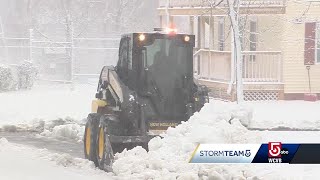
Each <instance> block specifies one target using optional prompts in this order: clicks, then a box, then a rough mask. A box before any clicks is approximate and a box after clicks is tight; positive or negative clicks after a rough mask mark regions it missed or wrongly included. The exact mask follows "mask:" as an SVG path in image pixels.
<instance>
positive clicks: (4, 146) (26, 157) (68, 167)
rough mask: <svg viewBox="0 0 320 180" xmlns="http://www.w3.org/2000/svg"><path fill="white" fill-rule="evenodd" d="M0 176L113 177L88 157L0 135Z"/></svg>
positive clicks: (38, 179)
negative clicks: (27, 144) (19, 142)
mask: <svg viewBox="0 0 320 180" xmlns="http://www.w3.org/2000/svg"><path fill="white" fill-rule="evenodd" d="M0 146H1V148H0V159H1V163H0V179H3V180H9V179H10V180H20V179H32V180H43V179H47V180H57V179H61V180H64V179H77V180H87V179H93V180H95V179H96V180H98V179H99V180H101V179H106V180H107V179H113V178H112V177H111V174H107V173H105V172H103V171H100V170H97V169H95V168H94V164H93V163H92V162H89V161H88V160H84V159H80V158H73V157H71V156H69V155H66V154H62V155H61V154H54V153H50V152H49V151H47V150H45V149H34V148H31V147H26V146H21V145H16V144H12V143H9V142H8V141H7V140H6V139H5V138H1V139H0Z"/></svg>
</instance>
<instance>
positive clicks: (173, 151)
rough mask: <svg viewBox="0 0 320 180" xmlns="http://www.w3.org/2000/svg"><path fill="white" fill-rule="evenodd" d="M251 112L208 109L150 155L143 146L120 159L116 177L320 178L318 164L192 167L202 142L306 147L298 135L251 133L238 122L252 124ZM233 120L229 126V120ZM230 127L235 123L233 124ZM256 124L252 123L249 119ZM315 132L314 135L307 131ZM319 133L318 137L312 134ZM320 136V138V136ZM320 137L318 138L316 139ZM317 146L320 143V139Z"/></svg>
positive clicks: (153, 145) (157, 142) (152, 145)
mask: <svg viewBox="0 0 320 180" xmlns="http://www.w3.org/2000/svg"><path fill="white" fill-rule="evenodd" d="M250 117H252V113H251V108H250V107H246V106H243V105H242V106H238V105H235V104H230V103H224V102H212V103H210V104H207V105H206V106H205V107H204V108H203V109H202V110H201V112H200V113H196V114H195V115H194V116H193V117H191V118H190V119H189V121H188V122H185V123H182V124H181V125H179V126H178V127H176V128H170V129H169V130H168V131H167V132H166V134H163V135H162V136H163V139H161V138H159V137H158V138H154V139H152V140H151V141H150V142H149V152H146V151H145V150H144V149H142V148H141V147H136V148H134V149H133V150H129V151H126V150H125V151H123V152H122V153H120V154H117V155H116V161H115V163H114V166H113V170H114V173H115V174H116V175H117V176H118V177H121V178H123V179H176V178H177V179H221V180H222V179H314V178H316V177H318V176H319V175H320V171H319V170H320V165H303V166H301V165H288V164H280V165H274V164H248V165H244V164H242V165H217V164H210V165H209V164H189V163H188V160H189V158H190V156H191V154H192V152H193V150H194V149H195V147H196V145H197V144H198V143H212V144H216V143H218V144H219V143H223V144H226V143H244V144H245V143H267V142H269V141H272V140H274V139H277V140H279V141H282V142H286V140H290V142H297V143H303V142H305V141H309V142H310V141H311V142H314V141H312V140H305V139H303V138H307V136H304V137H303V138H302V137H301V136H300V140H301V141H295V140H294V137H295V136H292V135H294V134H296V136H299V135H298V134H299V133H300V132H297V131H296V132H294V133H283V132H282V133H278V132H272V133H271V134H269V132H268V131H263V132H261V131H249V130H247V129H246V128H245V127H244V126H243V125H242V124H241V123H240V122H241V121H243V122H250ZM230 119H231V121H230ZM229 121H230V122H231V124H230V123H229ZM251 121H252V120H251ZM308 133H312V132H308ZM313 133H317V134H319V133H318V132H313ZM319 135H320V134H319ZM316 138H317V136H316ZM316 142H320V140H319V139H318V138H317V140H316Z"/></svg>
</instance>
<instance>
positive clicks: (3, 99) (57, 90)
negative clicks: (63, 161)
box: [0, 84, 96, 126]
mask: <svg viewBox="0 0 320 180" xmlns="http://www.w3.org/2000/svg"><path fill="white" fill-rule="evenodd" d="M95 91H96V86H95V85H89V84H85V85H81V84H80V85H79V84H77V85H75V88H74V90H71V85H70V84H37V85H35V87H33V88H32V89H31V90H24V91H12V92H4V93H0V126H1V125H7V124H11V125H17V124H23V125H30V124H36V123H38V122H39V121H41V120H44V121H50V120H57V119H61V118H63V119H64V118H69V119H74V120H76V121H81V120H82V119H84V118H86V117H87V115H88V113H89V112H90V110H91V101H92V99H93V98H94V96H95Z"/></svg>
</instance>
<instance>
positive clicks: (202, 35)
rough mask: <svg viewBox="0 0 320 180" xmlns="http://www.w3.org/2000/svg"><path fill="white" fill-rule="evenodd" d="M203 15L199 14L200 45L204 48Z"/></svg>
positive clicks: (204, 30)
mask: <svg viewBox="0 0 320 180" xmlns="http://www.w3.org/2000/svg"><path fill="white" fill-rule="evenodd" d="M205 23H206V22H205V17H204V16H201V17H200V23H199V24H200V47H201V48H204V47H205V37H206V29H205V28H206V26H205Z"/></svg>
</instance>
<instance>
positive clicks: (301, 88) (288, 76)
mask: <svg viewBox="0 0 320 180" xmlns="http://www.w3.org/2000/svg"><path fill="white" fill-rule="evenodd" d="M287 3H288V4H287V9H286V15H285V19H286V22H285V23H284V30H283V33H282V42H281V47H282V53H283V55H282V56H283V60H284V62H283V63H284V66H283V79H284V84H285V85H284V93H308V92H309V81H308V71H307V69H306V66H305V65H304V58H305V57H304V48H305V22H312V21H320V11H319V8H320V3H312V5H311V6H310V8H309V10H308V11H307V12H306V14H305V15H306V19H305V20H303V21H302V22H303V23H301V24H295V23H292V22H289V21H288V20H293V19H295V18H297V17H301V16H302V14H303V13H304V11H305V10H306V9H308V4H307V3H305V4H304V3H295V2H293V1H288V2H287ZM310 79H311V80H310V82H311V88H312V89H311V91H312V93H319V92H320V64H316V65H312V66H311V69H310Z"/></svg>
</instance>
